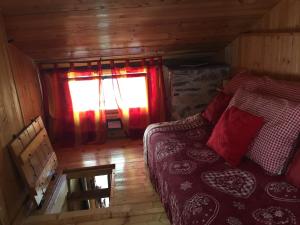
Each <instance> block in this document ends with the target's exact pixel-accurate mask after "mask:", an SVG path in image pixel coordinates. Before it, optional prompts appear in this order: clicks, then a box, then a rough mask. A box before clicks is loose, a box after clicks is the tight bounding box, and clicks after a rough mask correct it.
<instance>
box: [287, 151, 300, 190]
mask: <svg viewBox="0 0 300 225" xmlns="http://www.w3.org/2000/svg"><path fill="white" fill-rule="evenodd" d="M299 173H300V150H298V152H297V153H296V155H295V157H294V159H293V161H292V163H291V164H290V166H289V169H288V172H287V174H286V178H287V180H288V182H290V183H291V184H293V185H295V186H296V187H298V188H300V175H299Z"/></svg>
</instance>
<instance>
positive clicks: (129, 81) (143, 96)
mask: <svg viewBox="0 0 300 225" xmlns="http://www.w3.org/2000/svg"><path fill="white" fill-rule="evenodd" d="M113 82H115V83H114V85H113ZM114 87H115V88H116V87H119V90H120V92H119V91H118V90H116V91H115V90H114ZM69 89H70V93H71V98H72V105H73V109H74V111H76V112H85V111H90V110H92V111H96V110H99V107H100V105H101V106H104V108H105V109H107V110H114V109H118V105H117V102H119V101H116V99H121V100H120V101H121V102H122V103H123V104H125V105H126V107H127V108H146V107H147V105H148V100H147V88H146V78H145V76H141V77H127V78H119V79H118V82H116V80H113V79H112V78H105V79H103V80H102V90H101V91H102V92H101V95H102V96H103V99H101V101H102V102H101V104H99V103H100V93H99V80H98V79H92V80H70V81H69ZM118 93H120V95H121V96H119V94H118ZM116 95H117V96H116Z"/></svg>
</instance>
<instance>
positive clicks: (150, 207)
mask: <svg viewBox="0 0 300 225" xmlns="http://www.w3.org/2000/svg"><path fill="white" fill-rule="evenodd" d="M56 153H57V157H58V161H59V166H60V167H61V168H76V167H86V166H96V165H103V164H111V163H115V164H116V169H115V172H114V183H113V187H112V197H111V202H110V203H111V204H110V207H109V208H107V209H90V210H81V211H72V212H63V213H57V214H48V215H42V216H31V217H29V218H28V219H27V221H26V222H25V224H43V225H46V224H76V225H77V224H78V225H102V224H103V225H104V224H105V225H131V224H135V225H137V224H141V225H162V224H170V223H169V221H168V219H167V217H166V214H165V212H164V209H163V207H162V205H161V203H160V200H159V197H158V195H157V193H156V192H155V191H154V189H153V187H152V185H151V183H150V181H149V178H148V174H147V168H146V166H145V163H144V159H143V146H142V140H129V139H119V140H108V141H107V142H106V143H105V144H104V145H96V146H95V145H88V146H82V147H77V148H65V149H59V150H57V151H56Z"/></svg>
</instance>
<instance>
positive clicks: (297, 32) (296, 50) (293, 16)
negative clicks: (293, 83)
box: [221, 0, 300, 80]
mask: <svg viewBox="0 0 300 225" xmlns="http://www.w3.org/2000/svg"><path fill="white" fill-rule="evenodd" d="M299 12H300V1H299V0H281V1H280V2H279V3H278V5H276V6H275V7H274V8H273V9H272V10H271V11H270V12H269V13H267V14H266V15H265V16H264V17H263V18H262V19H261V20H259V21H258V22H257V23H256V24H255V25H254V26H253V29H252V31H251V32H249V33H245V34H242V35H240V36H239V37H238V38H237V39H236V40H235V41H233V42H232V43H231V44H230V45H228V46H227V47H226V49H225V51H224V52H223V54H224V55H223V56H224V59H225V62H227V63H229V64H230V65H231V66H232V67H242V68H247V69H251V70H254V71H258V72H263V73H268V74H271V75H274V76H277V77H280V78H284V79H289V80H299V79H300V13H299ZM221 54H222V53H221Z"/></svg>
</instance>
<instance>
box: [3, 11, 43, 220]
mask: <svg viewBox="0 0 300 225" xmlns="http://www.w3.org/2000/svg"><path fill="white" fill-rule="evenodd" d="M8 52H9V47H8V45H7V37H6V33H5V28H4V23H3V19H2V17H1V15H0V224H1V223H2V224H5V225H7V224H10V223H11V222H12V221H13V220H14V218H15V217H16V215H17V214H18V213H19V210H20V209H21V206H22V204H23V202H24V200H25V197H26V192H25V189H24V185H23V182H22V180H21V178H20V176H19V175H18V173H17V170H16V168H15V166H14V165H13V162H12V160H11V157H10V155H9V152H8V149H7V145H8V143H9V142H10V141H11V140H12V136H13V134H17V133H18V132H20V131H21V129H23V127H24V126H25V123H24V121H27V118H23V116H22V115H23V114H22V112H25V111H24V109H23V108H22V105H21V104H20V102H21V101H20V98H18V92H20V90H19V91H18V90H17V89H18V87H17V86H16V85H15V82H14V77H15V78H16V76H20V77H18V78H19V79H20V80H22V79H23V76H26V77H27V76H30V75H29V74H31V76H32V77H34V78H36V76H37V73H36V72H34V70H32V72H31V73H29V69H28V70H24V71H22V69H20V71H19V72H18V73H15V74H13V72H15V70H12V68H11V66H14V67H17V65H18V64H19V63H20V64H21V65H23V63H25V64H26V63H27V62H28V59H27V58H24V62H23V60H22V57H21V55H18V61H14V60H13V61H10V57H9V53H8ZM14 53H15V52H14ZM27 66H28V65H27ZM20 68H22V67H20ZM23 72H24V74H23ZM27 73H28V74H27ZM25 74H26V75H25ZM26 79H27V78H26ZM26 79H24V82H27V81H25V80H26ZM24 88H27V89H31V88H32V87H31V86H30V85H29V86H26V87H24ZM31 93H36V92H31ZM36 98H38V97H36ZM35 104H37V103H35ZM27 107H31V105H30V103H28V105H27Z"/></svg>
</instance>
